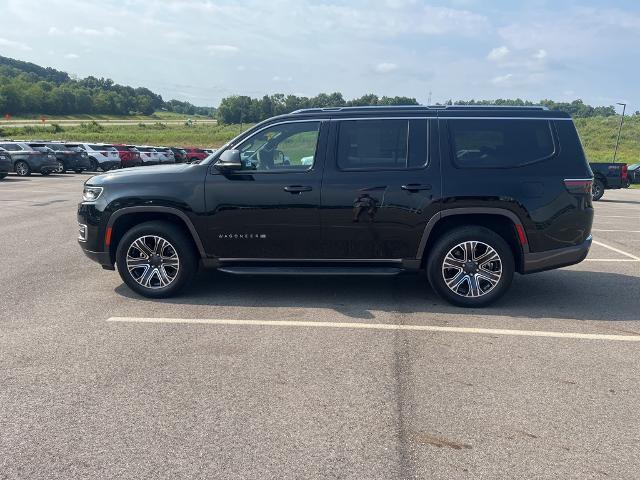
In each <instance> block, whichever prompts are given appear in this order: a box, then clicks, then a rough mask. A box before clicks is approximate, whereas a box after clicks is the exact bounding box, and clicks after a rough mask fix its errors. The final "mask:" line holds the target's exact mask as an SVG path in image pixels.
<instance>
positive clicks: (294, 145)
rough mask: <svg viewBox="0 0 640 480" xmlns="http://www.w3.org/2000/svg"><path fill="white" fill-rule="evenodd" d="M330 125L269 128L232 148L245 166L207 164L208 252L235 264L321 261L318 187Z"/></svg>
mask: <svg viewBox="0 0 640 480" xmlns="http://www.w3.org/2000/svg"><path fill="white" fill-rule="evenodd" d="M327 126H328V125H325V124H324V123H323V122H319V121H292V122H285V123H279V124H273V125H271V126H267V127H265V128H263V129H261V130H259V131H257V132H256V133H254V134H253V135H252V136H250V137H249V138H247V139H246V140H244V141H243V142H242V143H241V144H239V145H238V146H236V147H235V148H236V149H238V150H240V155H241V158H242V164H243V167H242V169H240V170H237V171H233V172H230V173H226V172H225V173H222V172H220V171H218V170H217V169H216V168H215V167H214V166H211V169H210V171H209V174H208V175H207V180H206V186H205V192H206V193H205V199H206V200H205V201H206V215H207V218H206V219H205V220H204V224H205V225H206V230H207V234H206V235H205V239H204V243H205V250H206V251H207V254H209V255H212V256H215V257H218V258H227V259H229V258H234V259H287V258H291V259H304V258H317V257H319V256H320V252H321V243H320V212H319V208H320V186H321V180H322V167H323V163H324V151H325V148H324V144H325V143H326V137H327V131H326V129H327Z"/></svg>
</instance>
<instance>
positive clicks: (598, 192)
mask: <svg viewBox="0 0 640 480" xmlns="http://www.w3.org/2000/svg"><path fill="white" fill-rule="evenodd" d="M603 195H604V183H602V180H598V179H597V178H596V179H595V180H594V181H593V186H592V187H591V196H592V198H593V200H595V201H597V200H600V199H601V198H602V196H603Z"/></svg>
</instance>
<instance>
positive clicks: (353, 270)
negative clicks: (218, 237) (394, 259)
mask: <svg viewBox="0 0 640 480" xmlns="http://www.w3.org/2000/svg"><path fill="white" fill-rule="evenodd" d="M218 270H220V271H221V272H226V273H233V274H234V275H383V276H390V275H398V274H399V273H401V272H403V271H404V269H402V268H397V267H315V266H309V267H307V266H305V267H239V266H224V267H218Z"/></svg>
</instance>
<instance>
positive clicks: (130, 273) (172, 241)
mask: <svg viewBox="0 0 640 480" xmlns="http://www.w3.org/2000/svg"><path fill="white" fill-rule="evenodd" d="M116 264H117V266H118V273H120V277H122V280H123V281H124V283H126V284H127V286H128V287H129V288H131V290H133V291H135V292H136V293H139V294H140V295H143V296H145V297H150V298H164V297H169V296H171V295H174V294H175V293H177V292H178V291H179V290H180V289H181V288H183V287H184V286H185V285H186V284H187V283H189V281H190V280H191V278H192V277H193V275H194V274H195V273H196V270H197V268H198V261H197V258H196V255H195V253H194V249H193V244H192V242H191V241H190V240H189V238H187V236H186V235H185V234H184V232H183V231H182V230H181V229H180V228H178V227H176V226H175V225H172V224H170V223H166V222H147V223H143V224H140V225H137V226H135V227H133V228H132V229H131V230H129V231H128V232H127V233H125V235H124V236H123V237H122V240H121V241H120V243H119V244H118V249H117V251H116Z"/></svg>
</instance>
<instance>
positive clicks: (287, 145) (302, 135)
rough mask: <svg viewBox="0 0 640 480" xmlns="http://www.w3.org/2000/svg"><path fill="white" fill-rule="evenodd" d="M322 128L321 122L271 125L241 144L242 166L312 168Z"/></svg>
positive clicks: (262, 169)
mask: <svg viewBox="0 0 640 480" xmlns="http://www.w3.org/2000/svg"><path fill="white" fill-rule="evenodd" d="M319 131H320V122H294V123H283V124H280V125H274V126H272V127H268V128H266V129H264V130H262V131H260V132H258V133H256V134H255V135H253V136H251V137H250V138H249V139H247V140H245V141H244V142H243V143H241V144H240V145H239V146H238V150H240V158H241V159H242V165H243V167H242V169H243V170H249V171H252V172H271V173H274V172H292V171H294V172H300V171H305V170H310V169H311V168H313V164H314V161H315V156H316V147H317V144H318V133H319Z"/></svg>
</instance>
